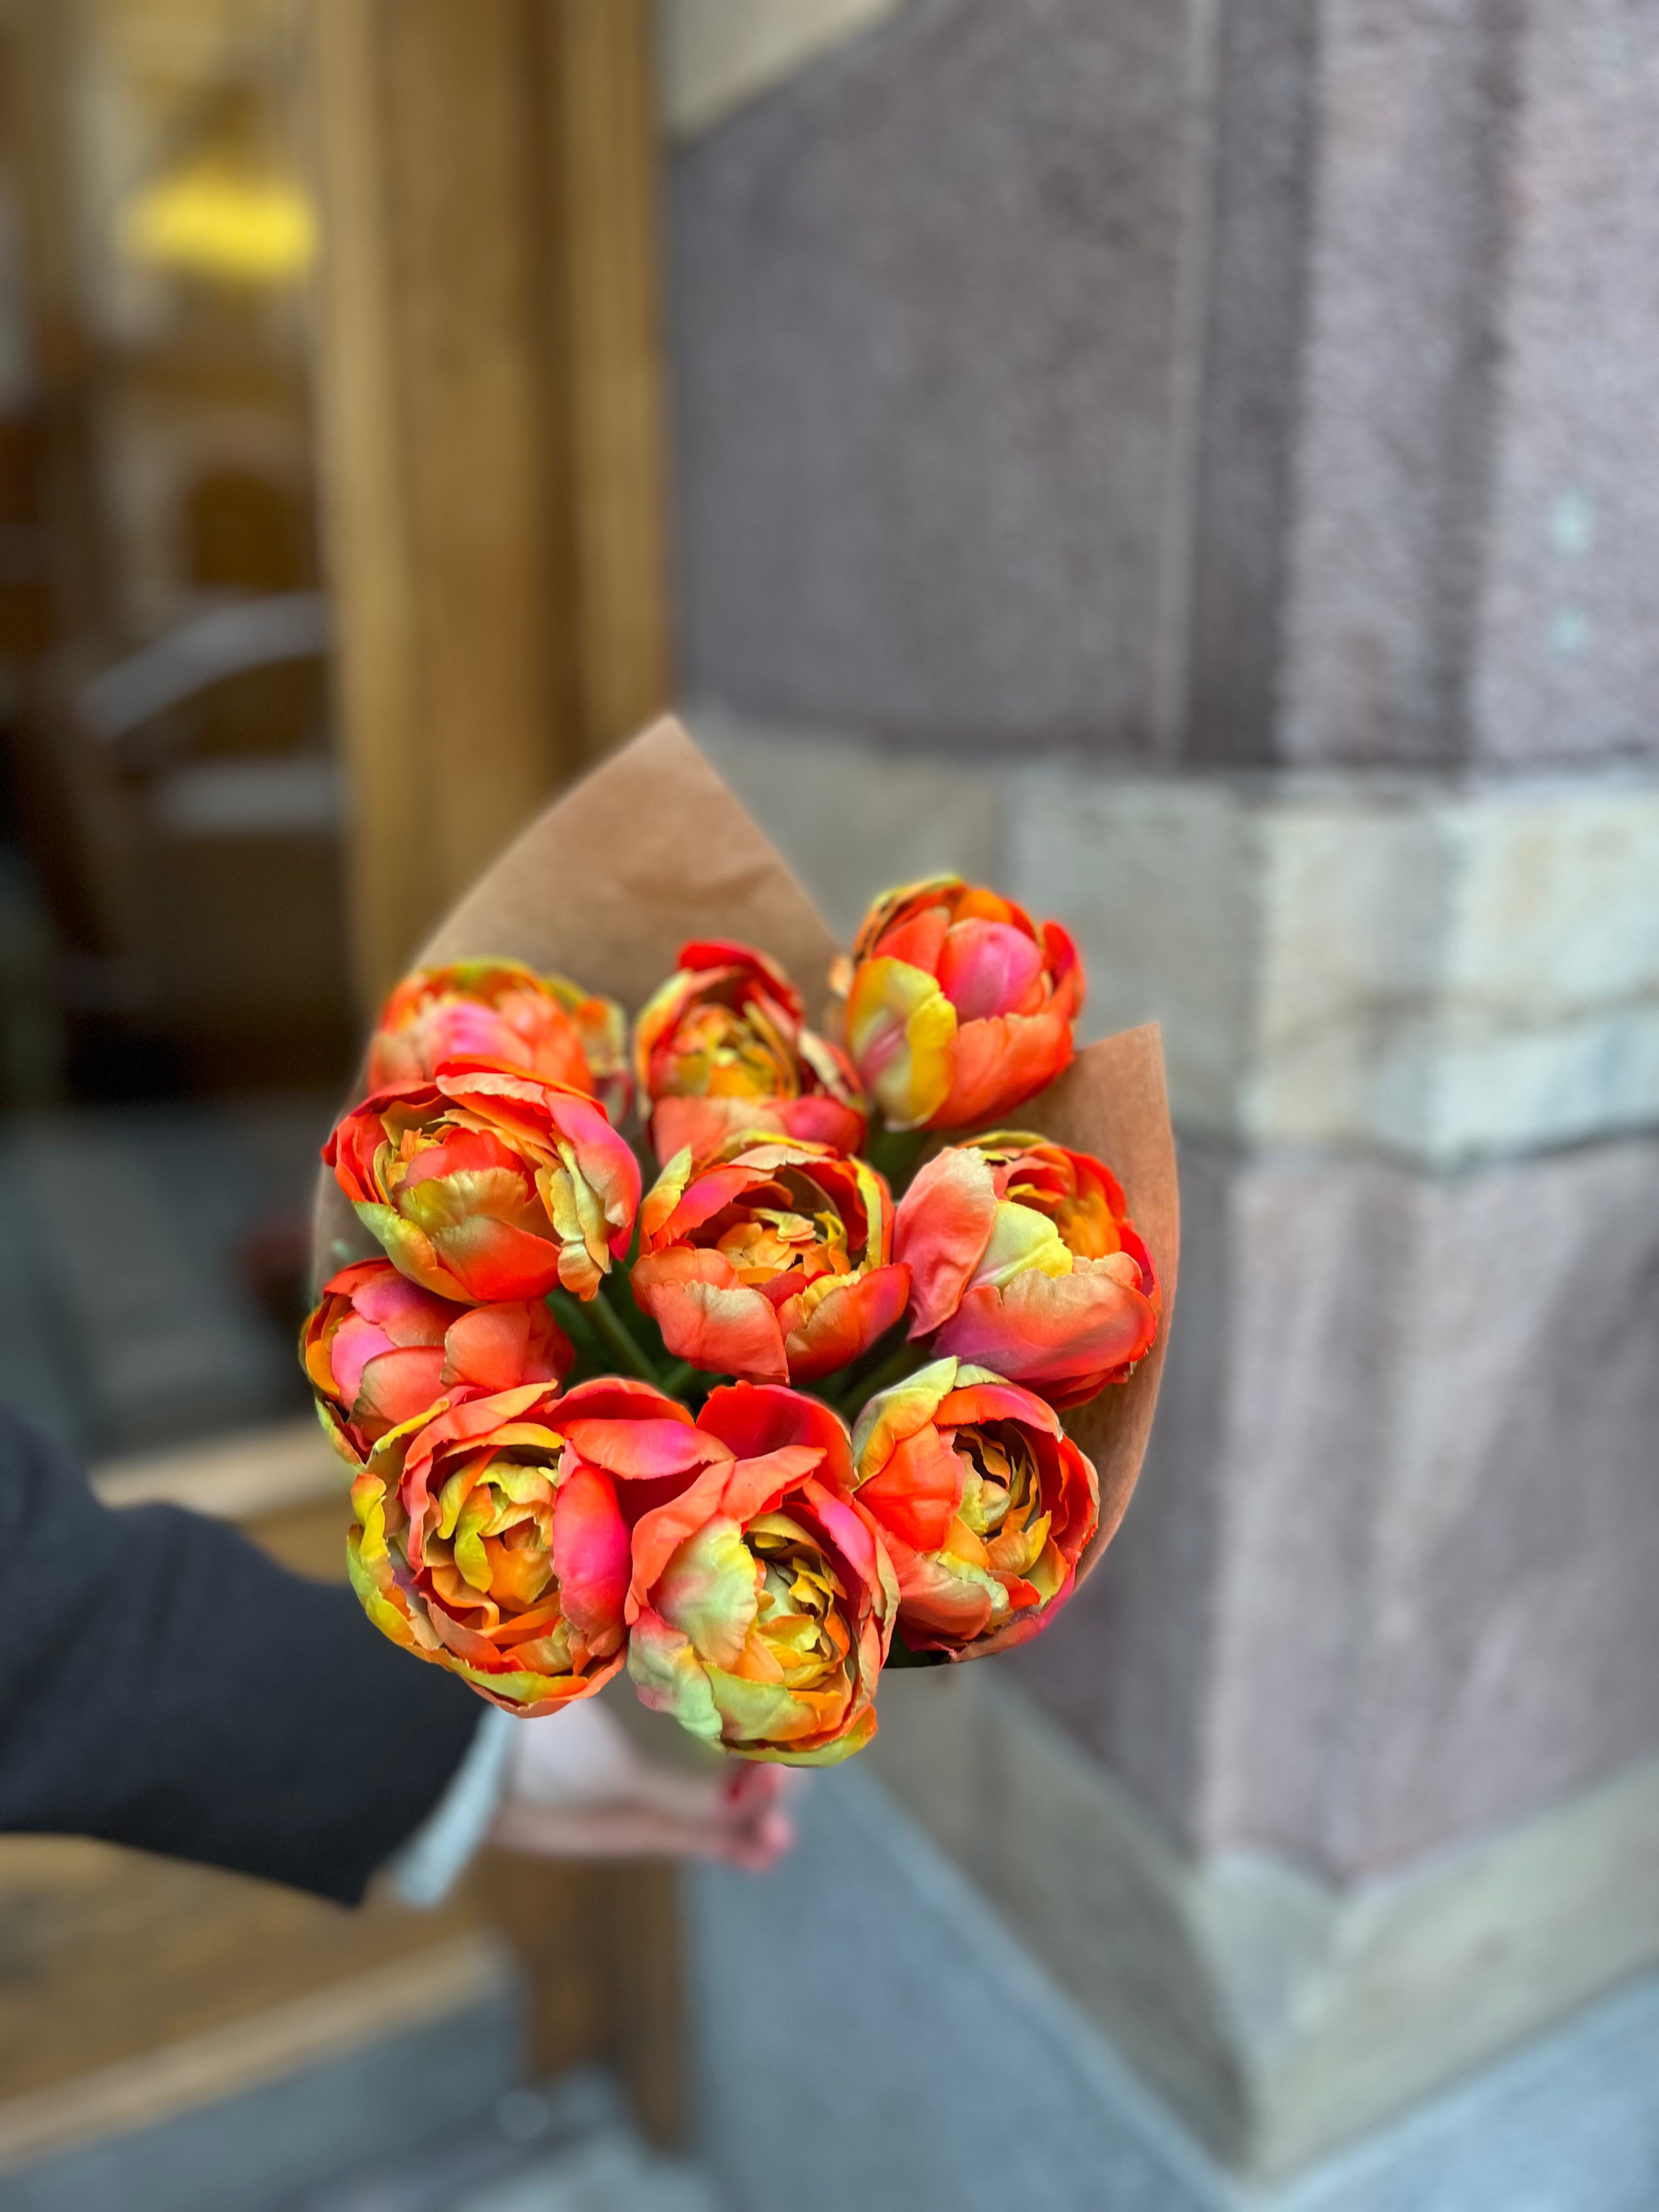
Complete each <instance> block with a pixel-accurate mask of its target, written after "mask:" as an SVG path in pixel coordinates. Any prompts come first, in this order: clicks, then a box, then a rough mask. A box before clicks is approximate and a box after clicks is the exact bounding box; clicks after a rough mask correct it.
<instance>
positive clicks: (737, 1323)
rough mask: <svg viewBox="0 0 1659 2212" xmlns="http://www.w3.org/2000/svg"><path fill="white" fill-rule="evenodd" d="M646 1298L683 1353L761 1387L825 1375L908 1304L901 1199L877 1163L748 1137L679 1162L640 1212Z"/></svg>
mask: <svg viewBox="0 0 1659 2212" xmlns="http://www.w3.org/2000/svg"><path fill="white" fill-rule="evenodd" d="M640 1229H641V1242H640V1256H639V1258H638V1259H637V1260H636V1261H635V1263H634V1271H633V1275H632V1278H631V1279H632V1284H633V1291H634V1296H635V1298H636V1299H637V1300H638V1302H639V1304H641V1306H642V1307H643V1308H644V1309H645V1310H646V1311H647V1313H648V1314H650V1315H651V1316H652V1318H653V1320H654V1321H655V1322H656V1324H657V1326H658V1328H659V1329H660V1330H661V1331H662V1337H663V1342H664V1343H665V1345H666V1346H668V1349H669V1350H670V1351H671V1352H672V1353H673V1354H674V1355H675V1357H676V1358H680V1359H689V1360H690V1362H691V1364H692V1365H693V1366H695V1367H702V1368H707V1369H710V1370H713V1371H714V1373H716V1374H720V1375H739V1376H744V1378H745V1379H746V1380H748V1381H750V1382H756V1383H788V1382H795V1383H805V1382H815V1381H817V1379H818V1377H820V1376H824V1375H828V1374H829V1373H831V1372H832V1371H833V1370H835V1369H836V1368H837V1367H844V1366H845V1365H846V1364H848V1361H849V1360H853V1359H856V1358H858V1357H859V1355H860V1352H865V1351H866V1350H867V1349H868V1348H869V1346H871V1345H872V1344H873V1343H874V1342H875V1340H876V1339H877V1338H878V1336H880V1335H882V1334H884V1331H886V1330H887V1329H889V1328H891V1327H892V1326H893V1324H894V1323H895V1322H896V1321H897V1320H898V1319H899V1318H900V1316H902V1313H903V1311H904V1305H905V1299H906V1297H907V1295H908V1290H909V1277H908V1274H907V1273H906V1271H905V1270H904V1269H903V1268H902V1267H895V1266H893V1265H892V1264H891V1260H892V1241H893V1200H892V1194H891V1193H890V1191H889V1189H888V1188H887V1185H886V1184H885V1182H884V1181H883V1180H882V1178H881V1176H879V1175H878V1174H877V1172H876V1170H874V1169H873V1168H872V1167H871V1166H870V1164H868V1162H867V1161H865V1160H860V1159H848V1158H846V1157H845V1156H844V1155H843V1154H842V1153H840V1152H833V1151H831V1150H830V1148H829V1146H826V1145H808V1144H799V1143H798V1144H791V1143H788V1142H787V1141H785V1140H782V1139H776V1140H772V1139H761V1140H759V1141H757V1140H755V1139H744V1138H741V1137H739V1138H736V1139H732V1141H731V1142H730V1143H729V1144H728V1145H727V1146H726V1148H725V1150H724V1152H721V1153H720V1155H719V1156H717V1157H716V1158H714V1160H713V1161H711V1162H710V1163H708V1164H706V1165H705V1166H703V1167H702V1168H701V1169H696V1170H694V1168H693V1166H692V1158H691V1153H690V1150H689V1149H688V1150H686V1151H684V1152H680V1153H679V1154H678V1157H677V1158H674V1159H672V1160H671V1161H670V1162H669V1164H668V1165H667V1166H666V1167H665V1169H664V1170H663V1171H662V1174H661V1175H660V1176H659V1177H658V1179H657V1182H656V1184H655V1187H654V1188H653V1189H652V1190H651V1191H650V1192H649V1193H648V1194H647V1197H646V1200H645V1203H644V1205H643V1206H641V1210H640Z"/></svg>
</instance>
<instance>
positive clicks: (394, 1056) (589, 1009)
mask: <svg viewBox="0 0 1659 2212" xmlns="http://www.w3.org/2000/svg"><path fill="white" fill-rule="evenodd" d="M447 1060H494V1061H495V1062H496V1063H497V1064H498V1065H500V1066H504V1067H521V1068H523V1069H524V1071H525V1072H526V1074H529V1075H536V1076H539V1077H540V1078H541V1079H542V1080H543V1081H544V1083H559V1084H562V1085H564V1086H565V1088H566V1089H567V1090H570V1091H586V1093H587V1094H588V1096H589V1097H593V1098H597V1099H599V1102H600V1103H601V1104H602V1105H603V1106H604V1108H605V1112H606V1113H607V1115H609V1116H610V1118H611V1121H613V1122H615V1123H617V1125H618V1126H620V1124H621V1122H622V1121H623V1118H624V1117H625V1116H626V1115H627V1112H628V1104H629V1091H630V1085H629V1079H628V1031H627V1023H626V1020H625V1019H624V1017H623V1010H622V1008H621V1007H620V1006H618V1005H617V1002H616V1000H614V999H601V998H597V997H595V996H594V994H592V992H589V991H584V990H583V989H582V987H581V986H580V984H578V983H572V982H568V981H567V980H566V979H565V977H563V976H562V975H537V973H536V971H535V969H533V968H527V967H526V965H525V964H524V963H523V961H521V960H457V961H454V962H453V963H451V965H450V966H448V967H447V968H417V969H416V970H415V972H414V973H413V974H412V975H405V976H404V980H403V981H402V982H401V983H399V984H398V987H397V988H396V989H395V990H394V991H393V992H392V995H391V997H390V998H389V999H388V1000H386V1004H385V1006H383V1007H382V1008H381V1009H380V1025H379V1027H378V1028H377V1029H376V1030H375V1032H374V1037H373V1038H372V1040H371V1041H370V1043H369V1048H368V1087H369V1089H370V1090H371V1091H384V1090H386V1088H387V1086H388V1085H392V1084H394V1083H418V1082H420V1081H422V1080H423V1079H426V1078H428V1077H430V1076H434V1075H435V1074H436V1073H437V1072H438V1070H439V1068H440V1067H441V1066H443V1065H444V1063H445V1062H446V1061H447Z"/></svg>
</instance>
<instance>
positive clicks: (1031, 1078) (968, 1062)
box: [926, 1005, 1073, 1129]
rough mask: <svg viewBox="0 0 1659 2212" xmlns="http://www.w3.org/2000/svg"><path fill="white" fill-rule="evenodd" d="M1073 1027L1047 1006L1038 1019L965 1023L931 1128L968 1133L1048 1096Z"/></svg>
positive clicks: (1069, 1048)
mask: <svg viewBox="0 0 1659 2212" xmlns="http://www.w3.org/2000/svg"><path fill="white" fill-rule="evenodd" d="M1072 1054H1073V1042H1072V1024H1071V1022H1070V1020H1069V1019H1068V1018H1066V1016H1065V1015H1063V1014H1062V1013H1060V1012H1059V1011H1058V1009H1057V1008H1055V1007H1054V1006H1052V1005H1050V1006H1048V1007H1046V1008H1045V1009H1044V1010H1043V1011H1042V1012H1041V1013H1036V1014H999V1015H994V1016H993V1017H991V1018H989V1019H987V1020H985V1021H978V1022H964V1023H963V1024H962V1025H961V1027H960V1028H959V1029H958V1030H957V1034H956V1041H955V1045H954V1048H953V1050H952V1054H951V1074H950V1082H949V1085H948V1087H947V1090H946V1092H945V1097H943V1098H942V1099H941V1100H940V1102H939V1104H938V1105H937V1106H936V1107H934V1108H933V1109H932V1111H931V1112H930V1113H929V1114H928V1115H927V1116H926V1120H927V1127H929V1128H930V1129H967V1128H971V1127H973V1125H974V1123H975V1122H976V1121H991V1120H992V1119H994V1118H995V1117H998V1116H1000V1115H1004V1114H1007V1113H1009V1112H1011V1111H1012V1109H1013V1108H1014V1107H1016V1106H1021V1105H1024V1103H1025V1101H1026V1100H1027V1099H1028V1098H1035V1097H1036V1095H1037V1093H1038V1091H1046V1090H1047V1088H1048V1085H1050V1084H1051V1083H1052V1082H1053V1081H1054V1078H1055V1077H1056V1076H1057V1075H1060V1074H1062V1073H1064V1072H1065V1070H1066V1068H1067V1067H1068V1066H1070V1065H1071V1061H1072Z"/></svg>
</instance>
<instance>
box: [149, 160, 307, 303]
mask: <svg viewBox="0 0 1659 2212" xmlns="http://www.w3.org/2000/svg"><path fill="white" fill-rule="evenodd" d="M120 238H121V245H122V247H123V249H124V251H125V252H126V253H128V254H129V255H130V256H131V258H132V259H133V260H135V261H139V262H143V263H144V264H147V265H149V267H151V268H159V269H170V270H182V271H184V272H185V273H186V274H188V275H190V276H208V277H215V278H217V279H218V280H219V281H220V282H222V283H232V284H289V283H294V282H295V281H296V280H297V279H298V278H300V277H301V276H304V275H305V274H306V272H307V270H308V269H309V268H310V266H311V264H312V262H313V258H315V255H316V252H317V218H316V216H315V215H314V213H313V210H312V206H311V203H310V202H309V201H308V200H307V197H306V196H305V194H304V193H303V192H302V191H301V190H300V188H299V186H298V185H295V184H292V183H290V182H289V181H288V180H287V179H283V178H278V177H263V178H262V177H256V176H250V175H249V174H248V173H247V172H246V169H234V168H232V167H228V165H226V164H224V163H222V162H217V161H215V162H207V161H202V162H196V163H192V164H191V165H190V166H189V167H185V168H182V169H175V170H174V171H173V173H171V174H170V175H168V176H164V177H158V178H156V179H155V181H154V182H153V183H151V184H149V185H144V186H143V188H142V189H141V190H140V191H137V192H135V193H134V195H133V197H131V199H130V200H129V201H128V203H127V204H126V206H125V208H124V209H123V210H122V213H121V225H120Z"/></svg>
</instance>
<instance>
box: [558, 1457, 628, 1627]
mask: <svg viewBox="0 0 1659 2212" xmlns="http://www.w3.org/2000/svg"><path fill="white" fill-rule="evenodd" d="M553 1565H554V1569H555V1571H556V1573H557V1576H558V1578H559V1600H560V1603H561V1605H562V1607H563V1610H564V1613H565V1615H566V1617H567V1618H568V1620H572V1621H574V1624H575V1626H577V1627H578V1628H579V1629H580V1631H581V1632H582V1634H583V1635H584V1636H585V1637H586V1639H587V1640H588V1642H589V1643H590V1644H592V1643H593V1642H595V1641H596V1639H597V1638H599V1637H600V1636H601V1635H602V1634H603V1633H604V1632H605V1629H606V1628H607V1627H609V1626H611V1625H612V1624H613V1623H620V1621H621V1620H622V1613H623V1602H624V1601H625V1599H626V1597H627V1595H628V1573H629V1537H628V1525H627V1523H626V1522H624V1521H623V1516H622V1515H621V1513H620V1512H619V1511H618V1510H617V1492H616V1490H615V1487H614V1486H613V1485H612V1484H611V1481H610V1480H609V1479H608V1478H607V1477H606V1476H605V1475H603V1474H598V1473H596V1472H595V1470H594V1469H593V1468H589V1467H581V1468H577V1469H576V1470H575V1471H574V1473H573V1474H571V1475H570V1476H569V1477H568V1479H567V1480H564V1481H562V1483H561V1484H560V1485H559V1489H558V1492H557V1495H556V1498H554V1501H553Z"/></svg>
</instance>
